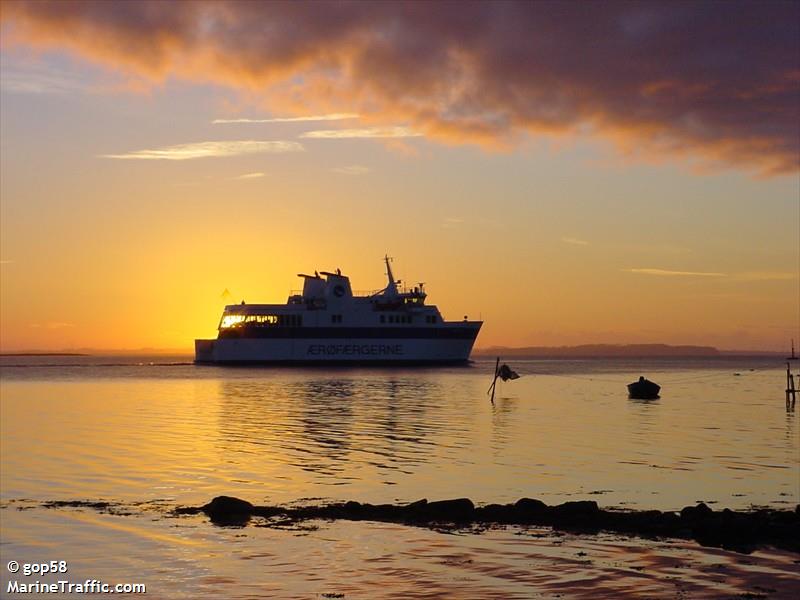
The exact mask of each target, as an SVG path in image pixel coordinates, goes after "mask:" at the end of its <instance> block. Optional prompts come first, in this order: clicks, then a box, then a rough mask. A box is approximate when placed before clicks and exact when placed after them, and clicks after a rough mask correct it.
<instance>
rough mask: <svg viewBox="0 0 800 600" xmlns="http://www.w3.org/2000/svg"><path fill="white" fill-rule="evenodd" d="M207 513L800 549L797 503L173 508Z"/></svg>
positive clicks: (525, 501)
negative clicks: (747, 506) (637, 507)
mask: <svg viewBox="0 0 800 600" xmlns="http://www.w3.org/2000/svg"><path fill="white" fill-rule="evenodd" d="M200 513H203V514H205V515H207V516H208V517H209V518H210V520H211V522H212V523H215V524H217V525H223V526H226V525H228V526H230V525H233V526H244V525H246V524H247V523H248V522H249V521H250V519H251V518H252V517H262V518H263V519H265V521H264V522H261V523H259V524H260V526H264V527H270V526H275V525H272V524H273V523H274V524H276V525H277V526H281V527H287V526H290V525H296V524H299V523H302V522H304V521H308V520H311V519H322V520H338V519H344V520H350V521H380V522H389V523H400V524H405V525H414V526H422V527H428V528H434V529H437V530H440V531H452V530H456V529H471V530H472V531H476V530H480V529H481V528H485V527H486V526H491V525H538V526H547V527H552V528H553V529H555V530H563V531H570V532H574V533H597V532H600V531H610V532H617V533H623V534H626V535H636V536H643V537H651V538H683V539H693V540H696V541H697V542H698V543H700V544H701V545H703V546H712V547H719V548H725V549H728V550H735V551H737V552H743V553H750V552H752V551H753V550H755V549H756V547H758V546H760V545H771V546H775V547H777V548H782V549H785V550H790V551H792V552H798V553H800V506H798V507H797V508H796V509H795V510H794V511H789V510H776V509H767V508H760V509H756V510H752V511H732V510H730V509H727V508H726V509H723V510H719V511H715V510H712V509H711V508H709V507H708V506H707V505H706V504H704V503H702V502H701V503H699V504H697V505H696V506H687V507H685V508H683V509H682V510H681V511H680V513H676V512H662V511H658V510H645V511H617V510H605V509H602V508H600V507H599V506H598V505H597V502H594V501H587V500H583V501H575V502H565V503H563V504H558V505H555V506H548V505H547V504H545V503H544V502H542V501H541V500H534V499H531V498H522V499H520V500H518V501H517V502H515V503H514V504H488V505H486V506H475V505H474V503H473V502H472V501H471V500H470V499H468V498H458V499H454V500H440V501H437V502H428V501H427V500H424V499H423V500H418V501H417V502H412V503H411V504H366V503H360V502H355V501H352V500H351V501H348V502H343V503H331V504H320V505H315V506H302V507H280V506H254V505H252V504H250V503H249V502H247V501H245V500H241V499H239V498H233V497H230V496H218V497H216V498H214V499H213V500H212V501H211V502H209V503H208V504H205V505H204V506H196V507H179V508H176V509H175V514H178V515H181V514H200Z"/></svg>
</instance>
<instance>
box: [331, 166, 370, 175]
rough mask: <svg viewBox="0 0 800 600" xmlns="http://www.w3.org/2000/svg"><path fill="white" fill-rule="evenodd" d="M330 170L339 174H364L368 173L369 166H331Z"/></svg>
mask: <svg viewBox="0 0 800 600" xmlns="http://www.w3.org/2000/svg"><path fill="white" fill-rule="evenodd" d="M331 171H333V172H334V173H339V174H340V175H366V174H367V173H369V168H368V167H364V166H362V165H350V166H349V167H333V168H332V169H331Z"/></svg>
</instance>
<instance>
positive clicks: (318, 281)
mask: <svg viewBox="0 0 800 600" xmlns="http://www.w3.org/2000/svg"><path fill="white" fill-rule="evenodd" d="M384 261H385V264H386V276H387V278H388V283H387V285H386V287H385V288H383V289H382V290H379V291H377V292H373V293H367V294H362V295H356V294H354V293H353V290H352V288H351V287H350V279H349V278H348V277H347V276H346V275H343V274H342V272H341V271H340V270H339V269H336V271H335V272H327V271H321V272H316V271H315V272H314V274H313V275H305V274H302V273H300V274H298V277H300V278H302V279H303V290H302V292H301V293H296V294H292V295H290V296H289V299H288V301H287V302H286V304H246V303H245V302H244V301H243V302H242V303H241V304H231V305H228V306H226V307H225V310H224V311H223V313H222V318H221V319H220V322H219V327H218V335H217V338H216V339H206V340H195V362H196V363H198V364H374V365H377V364H381V365H401V364H405V365H410V364H414V365H441V364H458V363H466V362H468V360H469V355H470V352H471V351H472V346H473V344H474V343H475V338H477V337H478V332H479V331H480V329H481V325H483V322H482V321H470V320H469V319H468V318H467V317H466V316H465V317H464V319H463V320H462V321H446V320H445V319H444V318H443V317H442V314H441V313H440V312H439V309H438V308H437V307H436V306H433V305H426V304H425V299H426V298H427V294H426V292H425V284H424V283H420V284H418V285H416V286H414V287H412V288H404V287H401V282H400V281H397V280H395V278H394V274H393V273H392V266H391V259H390V258H389V257H388V256H386V257H385V258H384Z"/></svg>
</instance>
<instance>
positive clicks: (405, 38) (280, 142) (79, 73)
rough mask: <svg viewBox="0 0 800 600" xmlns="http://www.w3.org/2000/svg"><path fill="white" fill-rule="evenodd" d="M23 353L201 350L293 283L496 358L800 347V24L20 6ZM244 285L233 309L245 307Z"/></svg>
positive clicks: (605, 5)
mask: <svg viewBox="0 0 800 600" xmlns="http://www.w3.org/2000/svg"><path fill="white" fill-rule="evenodd" d="M0 28H2V29H0V52H1V53H2V54H1V56H0V350H2V351H3V352H13V351H23V350H52V351H57V350H62V351H63V350H70V349H87V348H88V349H102V350H135V349H141V348H155V349H178V350H190V349H191V348H192V347H193V340H194V339H195V338H202V337H213V336H215V334H216V331H215V330H216V326H217V324H218V322H219V316H220V313H221V311H222V308H223V306H224V305H225V304H226V303H228V302H231V301H235V302H238V301H240V300H246V301H248V302H254V303H255V302H265V303H267V302H276V303H281V302H284V301H285V300H286V297H287V296H288V295H289V293H290V291H291V290H293V289H297V288H299V287H300V280H299V279H297V277H296V274H297V273H301V272H311V271H313V270H315V269H317V270H333V269H335V268H341V269H342V271H343V272H344V273H345V274H347V275H349V276H350V278H351V281H352V284H353V287H354V289H356V290H375V289H378V288H380V287H383V285H385V283H384V282H385V276H384V267H383V264H382V257H383V256H384V254H386V253H388V254H389V255H390V256H392V257H394V263H393V266H394V270H395V274H396V276H397V277H398V278H400V279H402V280H403V281H404V282H406V283H409V284H416V282H419V281H424V282H425V283H426V288H427V291H428V294H429V296H428V302H429V303H431V304H436V305H437V306H439V308H440V310H441V311H442V313H443V314H444V316H445V317H446V318H449V319H458V320H460V319H461V318H463V316H464V315H468V316H469V317H470V318H480V319H482V320H484V322H485V324H484V327H483V329H482V331H481V333H480V336H479V338H478V340H477V343H476V346H477V347H484V348H485V347H490V346H495V345H506V346H557V345H576V344H586V343H613V344H621V343H669V344H700V345H713V346H717V347H719V348H722V349H753V350H784V349H786V348H788V346H789V340H790V338H792V337H793V338H794V339H795V340H798V341H800V4H797V3H796V2H769V1H767V2H679V3H676V2H602V3H600V2H598V3H577V2H535V3H503V2H486V3H483V2H474V3H461V2H459V3H449V2H439V3H433V4H432V3H395V2H381V3H361V2H352V3H351V2H336V3H305V2H292V3H289V2H285V3H281V2H274V3H259V2H241V3H239V2H224V3H222V2H175V3H171V2H69V1H61V2H16V1H4V2H3V3H2V5H0ZM226 290H227V292H229V293H225V292H226Z"/></svg>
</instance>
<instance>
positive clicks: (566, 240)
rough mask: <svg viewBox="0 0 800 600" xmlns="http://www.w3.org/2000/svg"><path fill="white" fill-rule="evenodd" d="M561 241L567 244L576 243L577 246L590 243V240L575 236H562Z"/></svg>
mask: <svg viewBox="0 0 800 600" xmlns="http://www.w3.org/2000/svg"><path fill="white" fill-rule="evenodd" d="M561 241H562V242H564V243H565V244H574V245H575V246H588V245H589V242H587V241H586V240H579V239H578V238H574V237H563V238H561Z"/></svg>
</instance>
